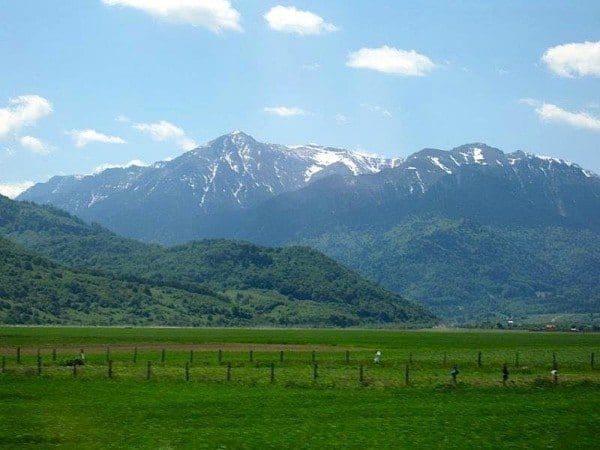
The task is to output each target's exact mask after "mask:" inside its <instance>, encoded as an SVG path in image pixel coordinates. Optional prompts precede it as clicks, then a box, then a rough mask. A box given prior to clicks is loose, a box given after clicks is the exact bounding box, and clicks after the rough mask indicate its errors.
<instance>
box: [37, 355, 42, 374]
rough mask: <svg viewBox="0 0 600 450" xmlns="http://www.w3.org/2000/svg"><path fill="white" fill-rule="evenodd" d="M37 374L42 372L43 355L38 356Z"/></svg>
mask: <svg viewBox="0 0 600 450" xmlns="http://www.w3.org/2000/svg"><path fill="white" fill-rule="evenodd" d="M37 374H38V375H41V374H42V357H41V356H38V357H37Z"/></svg>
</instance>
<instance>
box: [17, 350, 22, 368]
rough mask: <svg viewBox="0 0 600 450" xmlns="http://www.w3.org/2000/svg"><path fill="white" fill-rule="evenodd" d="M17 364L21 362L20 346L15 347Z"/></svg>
mask: <svg viewBox="0 0 600 450" xmlns="http://www.w3.org/2000/svg"><path fill="white" fill-rule="evenodd" d="M17 364H21V347H17Z"/></svg>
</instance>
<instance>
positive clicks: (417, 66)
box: [346, 45, 435, 77]
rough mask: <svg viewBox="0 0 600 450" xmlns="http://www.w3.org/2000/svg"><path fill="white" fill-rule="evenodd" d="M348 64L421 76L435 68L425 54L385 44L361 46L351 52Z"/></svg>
mask: <svg viewBox="0 0 600 450" xmlns="http://www.w3.org/2000/svg"><path fill="white" fill-rule="evenodd" d="M346 65H347V66H349V67H354V68H356V69H371V70H376V71H378V72H383V73H390V74H396V75H404V76H413V77H421V76H424V75H427V74H428V73H429V72H431V71H432V70H433V69H434V68H435V64H434V63H433V61H431V59H429V58H428V57H427V56H425V55H421V54H420V53H417V52H416V51H414V50H410V51H407V50H401V49H397V48H394V47H388V46H387V45H384V46H383V47H379V48H361V49H360V50H357V51H355V52H352V53H350V55H349V56H348V61H346Z"/></svg>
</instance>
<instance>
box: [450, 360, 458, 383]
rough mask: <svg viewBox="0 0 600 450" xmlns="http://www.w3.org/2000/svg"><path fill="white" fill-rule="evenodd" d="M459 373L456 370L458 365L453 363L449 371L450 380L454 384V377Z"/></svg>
mask: <svg viewBox="0 0 600 450" xmlns="http://www.w3.org/2000/svg"><path fill="white" fill-rule="evenodd" d="M459 373H460V370H458V366H457V365H456V364H455V365H454V367H452V370H451V371H450V375H451V376H452V382H453V383H454V384H456V377H457V376H458V374H459Z"/></svg>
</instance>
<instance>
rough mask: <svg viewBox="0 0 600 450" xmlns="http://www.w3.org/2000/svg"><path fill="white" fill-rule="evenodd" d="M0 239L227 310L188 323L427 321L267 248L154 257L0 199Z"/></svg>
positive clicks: (367, 286)
mask: <svg viewBox="0 0 600 450" xmlns="http://www.w3.org/2000/svg"><path fill="white" fill-rule="evenodd" d="M0 235H4V236H6V237H8V238H9V239H11V240H13V241H15V242H18V243H19V244H21V245H23V246H25V247H27V248H28V249H29V251H33V252H35V253H37V254H40V255H43V256H45V257H48V258H51V259H52V260H54V261H56V262H58V263H60V264H64V265H66V266H68V267H69V268H70V269H72V270H79V271H85V272H87V273H94V274H95V275H97V276H99V277H107V276H109V277H112V278H115V279H117V280H123V281H127V282H129V283H138V284H142V285H149V286H152V287H154V288H159V287H160V288H161V289H165V288H169V289H174V290H179V291H182V292H190V293H195V294H197V295H201V296H207V297H210V298H212V299H214V301H216V302H220V304H221V305H226V307H227V308H228V312H227V314H224V311H220V312H218V313H214V314H200V313H199V318H198V320H197V322H206V321H208V316H209V315H210V316H211V321H212V323H215V324H222V325H229V324H272V325H287V324H298V325H307V326H311V325H315V326H316V325H320V326H328V325H329V326H353V325H369V324H373V325H377V324H388V325H390V324H398V325H410V324H413V325H416V324H419V325H423V324H431V323H433V320H434V319H433V316H432V315H431V314H430V313H428V312H426V311H425V310H424V309H423V308H421V307H419V306H416V305H414V304H411V303H410V302H408V301H406V300H404V299H403V298H401V297H400V296H399V295H396V294H393V293H391V292H389V291H387V290H385V289H383V288H381V287H379V286H377V285H375V284H373V283H372V282H369V281H367V280H366V279H364V278H362V277H361V276H359V275H357V274H356V273H354V272H352V271H351V270H349V269H347V268H345V267H344V266H342V265H340V264H338V263H336V262H335V261H334V260H332V259H330V258H328V257H326V256H324V255H323V254H321V253H319V252H317V251H315V250H311V249H309V248H305V247H290V248H284V249H270V248H264V247H259V246H256V245H252V244H248V243H241V242H233V241H224V240H218V241H203V242H192V243H189V244H186V245H184V246H179V247H174V248H163V247H161V246H158V245H151V244H143V243H140V242H137V241H133V240H129V239H125V238H121V237H119V236H116V235H115V234H113V233H111V232H109V231H107V230H105V229H104V228H102V227H100V226H98V225H87V224H86V223H84V222H82V221H81V220H79V219H77V218H74V217H72V216H70V215H69V214H67V213H65V212H63V211H60V210H57V209H55V208H52V207H44V206H38V205H34V204H31V203H24V202H14V201H12V200H9V199H7V198H5V197H0ZM197 305H198V306H199V307H200V306H201V305H202V302H199V303H197ZM190 320H191V319H190ZM120 322H121V323H125V322H126V321H125V320H124V319H121V320H120ZM169 323H171V322H169ZM185 323H188V322H185Z"/></svg>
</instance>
